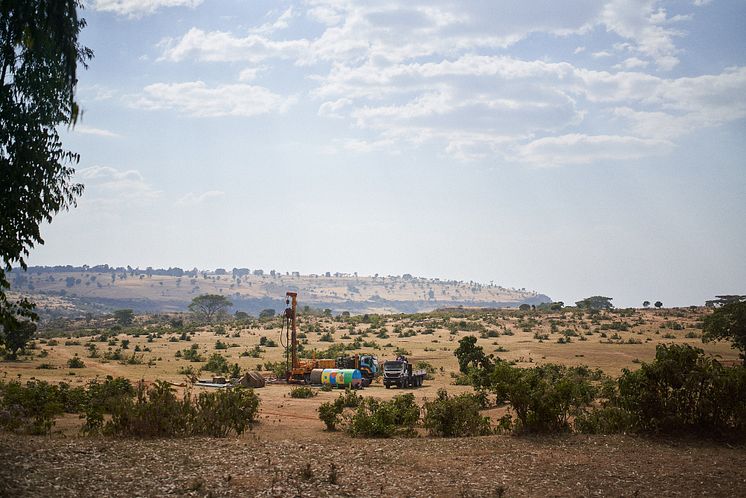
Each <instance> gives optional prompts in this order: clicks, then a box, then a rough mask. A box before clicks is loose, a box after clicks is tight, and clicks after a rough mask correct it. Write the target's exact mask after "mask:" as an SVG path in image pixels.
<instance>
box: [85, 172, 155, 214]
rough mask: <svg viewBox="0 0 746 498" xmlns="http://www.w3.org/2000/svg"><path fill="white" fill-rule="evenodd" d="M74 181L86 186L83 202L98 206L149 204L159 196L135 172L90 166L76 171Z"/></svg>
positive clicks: (138, 173)
mask: <svg viewBox="0 0 746 498" xmlns="http://www.w3.org/2000/svg"><path fill="white" fill-rule="evenodd" d="M76 179H77V180H78V181H81V182H82V183H83V184H84V185H85V186H86V190H85V194H84V196H83V201H84V202H88V203H93V204H95V205H100V206H111V205H121V204H137V203H142V202H149V201H153V200H155V199H157V198H158V197H160V195H161V192H160V191H158V190H156V189H155V188H153V186H152V185H150V184H149V183H148V182H146V181H145V178H143V176H142V174H141V173H140V172H139V171H137V170H125V171H121V170H118V169H116V168H112V167H110V166H91V167H88V168H83V169H80V170H78V171H76Z"/></svg>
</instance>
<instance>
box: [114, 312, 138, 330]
mask: <svg viewBox="0 0 746 498" xmlns="http://www.w3.org/2000/svg"><path fill="white" fill-rule="evenodd" d="M113 314H114V318H116V320H117V323H119V325H123V326H125V327H126V326H127V325H132V322H133V321H134V320H135V312H134V311H133V310H131V309H122V310H115V311H114V313H113Z"/></svg>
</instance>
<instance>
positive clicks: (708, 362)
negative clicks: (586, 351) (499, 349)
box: [455, 337, 746, 438]
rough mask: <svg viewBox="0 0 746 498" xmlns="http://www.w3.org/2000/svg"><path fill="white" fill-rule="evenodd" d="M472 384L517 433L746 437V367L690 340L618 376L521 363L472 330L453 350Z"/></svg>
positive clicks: (661, 347)
mask: <svg viewBox="0 0 746 498" xmlns="http://www.w3.org/2000/svg"><path fill="white" fill-rule="evenodd" d="M455 355H456V356H457V358H458V360H459V365H460V367H461V369H462V371H463V372H464V373H465V375H466V376H467V378H468V379H469V381H470V382H471V384H472V385H473V386H474V387H475V388H476V389H478V390H480V391H482V392H491V393H493V394H494V395H495V398H496V401H497V403H498V404H507V405H509V407H510V412H511V414H512V415H514V416H515V417H516V419H517V420H515V422H512V423H510V425H511V427H512V429H513V430H514V431H517V432H545V433H554V432H569V431H571V430H573V429H574V430H576V431H579V432H587V433H612V432H627V431H635V432H643V433H666V434H680V433H684V432H685V433H690V434H691V433H696V434H703V435H715V436H721V435H728V436H731V437H736V438H744V437H746V368H744V367H741V366H736V367H725V366H723V365H722V364H720V363H719V362H718V361H717V360H715V359H713V358H710V357H708V356H706V355H705V353H704V351H702V350H701V349H699V348H695V347H692V346H689V345H687V344H681V345H676V344H671V345H664V344H659V345H658V346H656V355H655V359H654V360H653V361H652V362H651V363H642V364H641V367H640V369H639V370H637V371H634V372H633V371H630V370H627V369H624V370H623V373H622V375H621V376H620V377H619V378H618V379H616V380H613V379H611V378H608V377H606V376H605V375H603V374H602V373H601V372H600V371H597V370H596V371H594V370H590V369H588V368H587V367H582V366H581V367H566V366H562V365H555V364H551V363H547V364H544V365H540V366H536V367H533V368H518V367H515V366H513V365H511V364H510V363H508V362H505V361H502V360H501V359H499V358H494V357H492V356H487V355H485V354H484V351H483V350H482V348H481V346H477V345H476V341H475V338H474V337H465V338H463V339H461V341H460V343H459V348H458V349H457V350H456V351H455Z"/></svg>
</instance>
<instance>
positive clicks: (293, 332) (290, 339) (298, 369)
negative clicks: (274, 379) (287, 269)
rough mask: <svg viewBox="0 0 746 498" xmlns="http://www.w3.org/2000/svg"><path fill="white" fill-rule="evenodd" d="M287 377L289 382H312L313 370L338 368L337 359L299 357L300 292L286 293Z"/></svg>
mask: <svg viewBox="0 0 746 498" xmlns="http://www.w3.org/2000/svg"><path fill="white" fill-rule="evenodd" d="M285 304H286V306H287V307H286V308H285V372H286V373H285V378H286V380H287V381H288V382H289V383H294V384H310V383H311V370H314V369H316V368H336V361H335V360H320V359H317V358H311V359H307V360H299V359H298V329H297V324H296V310H297V307H298V293H297V292H289V291H288V292H286V293H285Z"/></svg>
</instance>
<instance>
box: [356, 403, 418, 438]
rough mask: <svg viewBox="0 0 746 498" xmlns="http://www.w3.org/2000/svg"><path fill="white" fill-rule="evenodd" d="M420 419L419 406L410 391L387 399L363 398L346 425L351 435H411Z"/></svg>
mask: <svg viewBox="0 0 746 498" xmlns="http://www.w3.org/2000/svg"><path fill="white" fill-rule="evenodd" d="M419 420H420V407H419V406H417V404H416V403H415V401H414V395H413V394H412V393H407V394H400V395H398V396H395V397H394V398H393V399H391V400H389V401H380V400H377V399H374V398H364V399H363V401H362V402H361V403H360V406H358V408H357V410H356V411H355V413H354V414H353V415H352V417H351V418H350V421H349V424H348V425H347V432H348V433H349V434H350V435H351V436H353V437H357V436H363V437H391V436H394V435H397V434H399V435H405V436H412V435H414V434H415V432H414V427H415V425H416V424H417V422H418V421H419Z"/></svg>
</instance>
